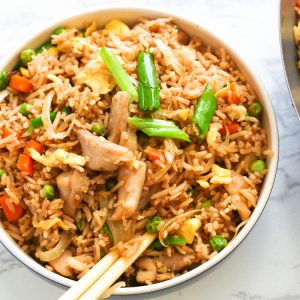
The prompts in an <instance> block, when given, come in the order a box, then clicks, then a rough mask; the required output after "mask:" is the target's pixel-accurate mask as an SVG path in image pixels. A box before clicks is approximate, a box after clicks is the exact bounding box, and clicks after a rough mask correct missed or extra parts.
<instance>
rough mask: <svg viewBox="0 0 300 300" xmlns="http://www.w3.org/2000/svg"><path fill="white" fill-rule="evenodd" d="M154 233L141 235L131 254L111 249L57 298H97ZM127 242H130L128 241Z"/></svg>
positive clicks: (142, 250)
mask: <svg viewBox="0 0 300 300" xmlns="http://www.w3.org/2000/svg"><path fill="white" fill-rule="evenodd" d="M155 238H156V234H150V233H145V234H144V235H143V236H141V241H140V242H139V243H140V244H139V248H138V249H137V251H136V252H135V253H134V254H133V255H132V256H131V257H126V256H121V257H120V253H119V251H118V250H113V251H111V252H109V253H108V254H107V255H106V256H104V257H103V258H102V259H101V260H100V261H99V262H98V263H97V264H96V265H95V266H94V267H93V268H92V269H91V270H90V271H88V272H87V273H86V274H85V275H84V276H83V277H82V278H81V279H80V280H79V281H78V282H77V283H75V284H74V285H73V286H72V287H71V288H70V289H69V290H68V291H67V292H66V293H64V294H63V295H62V296H61V297H60V298H59V300H78V299H80V300H94V299H98V298H99V297H100V296H101V295H102V294H103V293H104V292H105V291H106V290H107V289H109V288H110V287H111V285H113V284H114V282H115V281H116V280H118V278H119V277H120V276H121V275H122V274H123V273H124V272H125V271H126V270H127V268H128V267H129V266H130V265H132V264H133V263H134V262H135V261H136V259H137V258H138V257H139V256H140V255H141V254H142V253H143V252H144V251H145V250H146V249H147V248H148V247H149V246H150V245H151V243H152V242H153V241H154V239H155ZM127 243H130V241H128V242H127Z"/></svg>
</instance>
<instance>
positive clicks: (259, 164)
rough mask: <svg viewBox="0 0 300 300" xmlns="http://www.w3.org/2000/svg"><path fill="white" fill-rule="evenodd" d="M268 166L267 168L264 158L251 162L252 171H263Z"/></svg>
mask: <svg viewBox="0 0 300 300" xmlns="http://www.w3.org/2000/svg"><path fill="white" fill-rule="evenodd" d="M266 168H267V165H266V163H265V162H264V161H263V160H261V159H258V160H256V161H254V162H253V163H252V164H251V167H250V170H251V171H252V172H261V171H263V170H265V169H266Z"/></svg>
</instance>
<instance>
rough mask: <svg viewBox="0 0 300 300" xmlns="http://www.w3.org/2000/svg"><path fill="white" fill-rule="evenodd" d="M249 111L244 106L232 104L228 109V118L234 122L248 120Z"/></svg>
mask: <svg viewBox="0 0 300 300" xmlns="http://www.w3.org/2000/svg"><path fill="white" fill-rule="evenodd" d="M246 114H247V109H246V107H244V106H243V105H236V104H231V105H230V106H229V107H228V113H227V115H228V117H229V118H230V119H231V121H233V120H238V121H243V120H245V118H246Z"/></svg>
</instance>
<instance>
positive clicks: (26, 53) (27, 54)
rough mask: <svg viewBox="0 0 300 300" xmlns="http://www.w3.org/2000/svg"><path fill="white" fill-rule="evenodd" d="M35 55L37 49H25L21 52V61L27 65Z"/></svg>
mask: <svg viewBox="0 0 300 300" xmlns="http://www.w3.org/2000/svg"><path fill="white" fill-rule="evenodd" d="M33 55H35V51H34V50H32V49H25V50H23V51H22V52H21V57H20V58H21V62H22V63H23V64H24V65H27V64H28V63H29V62H31V61H32V56H33Z"/></svg>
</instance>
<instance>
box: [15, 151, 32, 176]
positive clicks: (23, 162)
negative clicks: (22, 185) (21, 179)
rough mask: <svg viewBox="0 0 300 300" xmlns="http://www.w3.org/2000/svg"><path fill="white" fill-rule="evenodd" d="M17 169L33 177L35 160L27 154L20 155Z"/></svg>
mask: <svg viewBox="0 0 300 300" xmlns="http://www.w3.org/2000/svg"><path fill="white" fill-rule="evenodd" d="M17 168H18V170H19V171H21V172H22V173H24V174H26V175H29V176H32V174H33V159H32V158H31V157H30V156H29V155H26V154H20V156H19V159H18V163H17Z"/></svg>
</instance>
